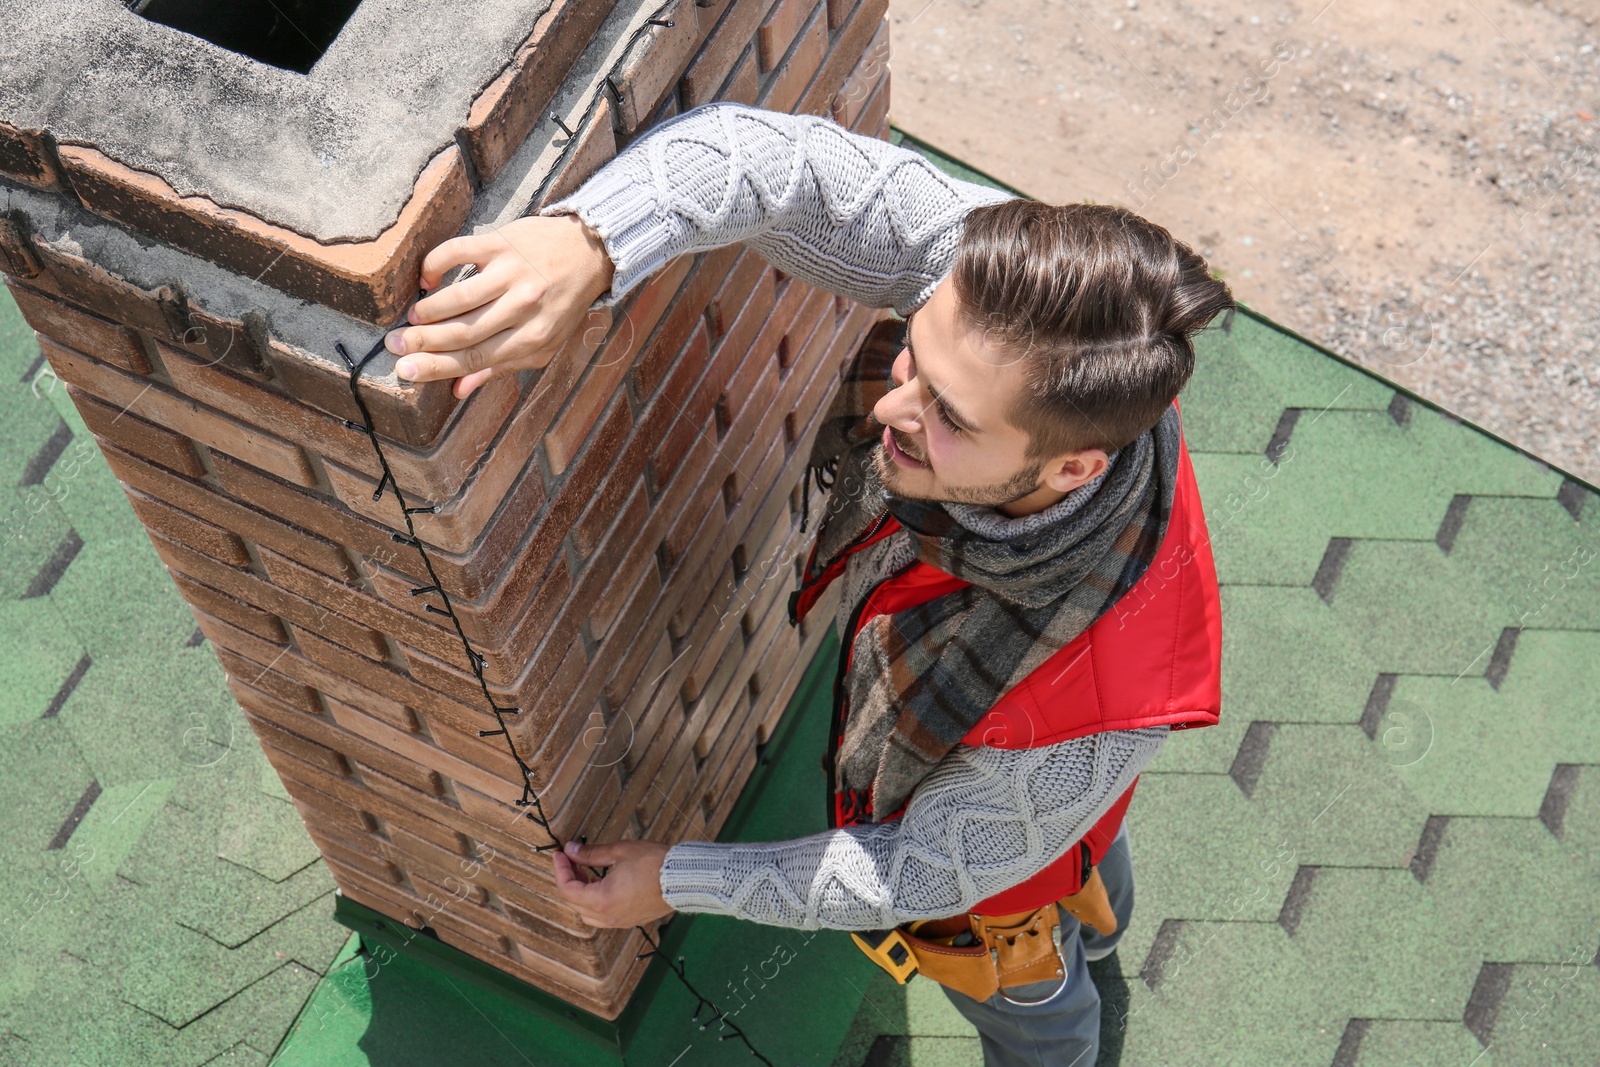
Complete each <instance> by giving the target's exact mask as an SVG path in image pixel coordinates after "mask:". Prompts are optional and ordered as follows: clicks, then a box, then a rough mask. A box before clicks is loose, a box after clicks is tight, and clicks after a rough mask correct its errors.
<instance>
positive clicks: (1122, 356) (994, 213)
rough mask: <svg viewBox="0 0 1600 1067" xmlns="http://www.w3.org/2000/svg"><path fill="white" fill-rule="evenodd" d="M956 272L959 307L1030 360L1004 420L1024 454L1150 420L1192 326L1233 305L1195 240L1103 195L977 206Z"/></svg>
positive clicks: (1124, 440)
mask: <svg viewBox="0 0 1600 1067" xmlns="http://www.w3.org/2000/svg"><path fill="white" fill-rule="evenodd" d="M952 274H953V277H954V281H955V292H956V297H957V303H958V304H959V306H960V315H961V316H962V318H964V319H965V320H966V322H967V323H968V324H969V325H971V326H973V327H976V328H977V329H980V330H983V331H984V335H985V341H986V342H987V343H988V344H990V345H992V346H996V347H998V348H999V349H1001V350H1002V351H1003V352H1005V353H1007V354H1008V356H1013V357H1014V358H1017V359H1018V360H1020V361H1021V362H1022V365H1023V372H1024V375H1025V378H1024V381H1025V383H1026V385H1025V387H1024V389H1023V390H1022V395H1021V396H1019V397H1018V399H1017V401H1016V402H1015V404H1014V405H1013V407H1012V410H1011V412H1010V419H1011V422H1012V423H1013V424H1015V425H1016V426H1017V427H1018V428H1019V429H1021V430H1023V431H1025V432H1026V433H1027V434H1028V437H1029V447H1028V457H1029V458H1030V459H1042V458H1044V457H1047V456H1054V455H1060V454H1061V453H1064V452H1077V451H1081V450H1083V449H1086V448H1099V449H1102V450H1104V451H1105V452H1107V453H1110V452H1112V451H1114V450H1116V449H1119V448H1122V447H1124V446H1125V445H1127V444H1129V443H1130V442H1131V441H1133V440H1134V438H1136V437H1138V436H1139V435H1140V434H1142V433H1144V432H1145V431H1146V430H1148V429H1150V427H1152V426H1154V425H1155V424H1156V422H1157V421H1159V420H1160V418H1161V415H1162V413H1163V412H1165V411H1166V409H1167V407H1168V405H1170V404H1171V403H1172V401H1173V399H1174V398H1175V397H1176V396H1177V395H1178V392H1179V390H1181V389H1182V388H1183V386H1184V384H1185V383H1186V382H1188V380H1189V375H1190V374H1191V373H1192V372H1193V370H1194V346H1193V344H1192V343H1191V341H1190V338H1191V337H1192V336H1193V335H1194V334H1196V333H1198V332H1199V331H1200V330H1201V329H1203V328H1204V327H1205V326H1206V325H1207V324H1208V323H1210V322H1211V320H1212V319H1213V318H1215V317H1216V316H1217V314H1219V313H1220V312H1222V311H1224V310H1226V311H1227V312H1228V314H1229V318H1230V320H1231V318H1232V315H1233V312H1234V310H1235V305H1234V300H1233V293H1232V292H1231V291H1230V290H1229V289H1228V286H1227V284H1226V283H1224V282H1222V281H1220V280H1218V279H1216V278H1213V277H1212V276H1211V272H1210V270H1209V269H1208V267H1207V266H1206V261H1205V260H1204V259H1202V258H1201V257H1200V256H1199V255H1198V254H1197V253H1195V251H1194V250H1193V249H1191V248H1190V247H1189V246H1188V245H1186V244H1184V243H1183V242H1182V241H1179V240H1178V239H1177V238H1175V237H1173V236H1172V234H1170V233H1168V232H1167V230H1166V229H1164V228H1163V227H1161V226H1158V225H1156V224H1155V223H1153V222H1151V221H1150V220H1148V219H1146V218H1143V217H1141V216H1139V215H1136V214H1134V213H1133V212H1131V211H1129V210H1128V209H1126V208H1121V207H1115V206H1112V205H1109V204H1061V205H1054V204H1042V203H1039V202H1037V201H1033V200H1006V201H1002V202H1001V203H998V204H988V205H984V206H983V207H978V208H974V209H973V210H972V211H971V212H969V213H968V215H967V218H966V228H965V230H964V231H963V233H962V236H961V241H960V244H959V246H958V248H957V251H956V261H955V266H954V268H953V271H952Z"/></svg>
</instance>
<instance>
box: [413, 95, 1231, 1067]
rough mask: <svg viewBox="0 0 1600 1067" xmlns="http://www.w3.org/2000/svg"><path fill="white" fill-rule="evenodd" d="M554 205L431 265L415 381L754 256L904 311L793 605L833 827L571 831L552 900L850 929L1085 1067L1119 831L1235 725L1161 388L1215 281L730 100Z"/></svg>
mask: <svg viewBox="0 0 1600 1067" xmlns="http://www.w3.org/2000/svg"><path fill="white" fill-rule="evenodd" d="M543 215H544V216H545V217H535V218H527V219H521V220H518V221H517V222H516V223H513V224H511V225H509V226H507V227H505V228H504V229H503V230H502V231H501V232H500V233H499V234H496V235H493V236H486V237H468V238H457V239H455V240H453V241H449V242H446V243H445V244H443V245H441V246H440V247H439V248H437V249H435V250H434V251H433V253H431V254H430V255H429V256H428V257H427V260H426V261H425V263H424V269H423V284H424V287H425V288H434V287H436V286H437V285H438V284H439V281H440V278H441V275H442V274H443V273H444V272H445V271H446V270H448V269H450V268H452V267H454V266H456V265H458V264H461V263H468V262H470V263H473V264H476V265H477V266H478V268H479V269H478V272H477V274H476V275H474V276H473V277H471V278H469V279H467V280H465V281H462V282H459V283H457V284H455V285H452V286H449V287H447V288H445V289H442V290H440V291H439V292H437V293H435V294H433V295H430V296H428V297H427V298H425V299H423V300H422V301H420V302H419V303H418V304H417V306H416V308H415V309H414V311H413V313H412V317H411V322H412V323H413V325H412V326H409V327H406V328H402V329H401V330H398V331H395V333H394V334H391V336H390V348H391V349H392V350H394V351H396V352H399V353H403V354H404V358H403V359H402V360H401V361H400V364H399V373H400V374H401V376H402V377H410V378H414V379H415V380H418V381H432V380H441V379H445V378H459V381H458V382H457V384H456V387H455V388H456V391H457V393H458V394H460V395H466V394H467V393H469V392H471V390H472V389H474V388H476V387H477V386H478V385H479V384H481V383H482V382H484V381H486V380H488V379H489V378H491V377H494V376H496V375H500V374H505V373H510V372H512V371H514V370H516V369H520V368H525V367H538V366H543V365H544V364H545V363H546V362H547V361H548V360H549V359H550V358H551V357H552V355H553V354H554V353H555V352H557V351H559V350H560V348H561V346H562V345H563V344H564V343H565V342H566V340H567V339H568V338H569V337H570V336H571V334H572V332H573V330H574V329H575V328H576V326H577V325H578V324H579V323H580V322H581V321H582V320H583V317H584V315H585V313H586V312H587V311H588V310H589V308H590V307H591V305H592V304H593V303H594V302H596V301H598V302H599V303H600V304H603V305H609V304H613V303H615V302H616V301H617V300H618V299H619V298H621V297H622V296H624V295H625V294H626V293H628V292H629V291H630V290H632V289H633V288H634V287H635V286H636V285H638V284H639V282H640V281H641V280H642V279H644V278H645V277H646V276H648V275H649V274H650V273H651V272H653V271H654V270H656V269H657V268H659V267H660V266H662V265H663V264H665V263H667V262H668V261H669V260H671V259H673V258H675V257H677V256H680V255H684V254H687V253H692V252H695V251H700V250H704V249H708V248H714V247H717V246H721V245H725V244H730V243H733V242H740V241H742V242H744V243H745V244H747V245H749V246H750V247H752V248H755V249H756V250H757V251H759V252H760V253H761V254H762V255H764V256H765V257H766V258H768V259H769V260H770V261H771V262H772V263H774V264H775V265H777V266H778V267H779V268H780V269H782V270H784V271H785V272H787V273H788V274H790V275H792V276H794V277H796V278H800V279H802V280H803V281H806V282H809V283H811V284H814V285H817V286H820V287H822V288H826V289H829V290H832V291H834V292H836V293H842V294H844V295H846V296H849V297H851V298H853V299H855V300H858V301H860V302H862V303H864V304H868V305H871V306H875V307H892V308H894V309H895V310H896V311H897V312H899V313H900V314H901V315H903V316H906V317H907V322H906V325H905V329H904V331H903V343H902V342H901V340H900V339H898V338H897V339H895V340H892V341H890V342H889V343H882V342H881V340H880V343H877V344H869V345H868V346H867V347H866V348H864V349H863V351H862V354H861V356H860V357H859V359H858V360H857V363H856V365H855V366H854V367H852V368H850V369H849V372H848V373H847V374H846V376H845V382H844V385H843V386H842V387H841V391H840V394H839V398H838V400H837V401H836V402H835V405H834V407H833V409H832V410H831V411H830V412H829V413H828V418H827V419H826V420H825V424H824V426H823V428H822V430H821V431H820V432H819V435H818V438H817V441H816V445H815V447H814V449H813V452H812V457H811V458H812V461H813V464H814V465H815V466H816V467H817V469H818V470H823V471H826V472H828V473H829V474H831V475H832V476H833V481H832V482H831V483H830V484H832V486H833V491H832V493H831V494H830V495H829V497H828V500H827V509H826V512H825V514H824V516H823V520H822V523H821V526H820V529H819V533H818V537H817V541H816V544H815V545H814V547H813V548H812V551H811V555H810V559H809V561H808V564H807V567H806V569H805V574H804V578H803V581H802V585H801V588H800V589H799V590H798V591H797V592H796V593H795V595H794V597H793V598H792V599H791V616H792V617H799V616H801V615H803V614H804V613H805V612H807V611H809V610H810V608H811V606H812V605H813V604H814V603H815V602H816V601H817V599H818V598H819V597H820V595H821V593H822V591H823V590H824V589H825V588H826V587H827V586H828V585H829V584H830V583H832V582H834V581H838V582H841V583H843V595H842V597H841V602H840V609H839V617H838V618H839V627H840V635H841V647H842V652H841V658H842V662H841V667H840V682H839V685H838V686H837V687H836V692H837V694H838V700H837V705H836V708H835V724H834V731H833V742H834V751H833V752H832V753H831V754H830V756H831V758H830V760H829V765H830V788H831V790H832V798H831V799H832V808H833V814H834V819H833V823H834V826H835V827H836V828H835V829H832V830H829V831H827V832H825V833H821V834H817V835H815V836H812V837H807V838H802V839H798V840H794V841H780V842H775V843H768V844H717V843H709V842H685V843H681V844H678V845H675V846H673V847H671V848H670V849H669V848H667V847H666V846H664V845H661V844H656V843H653V842H645V841H623V842H615V843H611V844H598V845H592V846H588V847H582V848H580V847H577V846H576V845H573V846H569V852H568V854H566V855H562V854H557V855H556V857H555V860H556V867H557V874H558V881H559V888H560V891H561V893H562V895H563V896H564V897H565V898H566V899H567V900H568V901H569V902H571V903H572V905H573V906H574V907H575V908H576V909H577V910H578V912H579V913H580V914H581V915H583V916H584V917H585V919H586V920H588V921H589V922H591V923H592V924H594V925H597V926H630V925H633V924H635V923H641V922H647V921H649V920H651V919H655V918H658V917H661V916H663V915H665V914H667V913H669V912H670V911H671V910H673V909H678V910H683V911H695V912H718V913H722V914H727V915H733V916H738V917H742V918H745V919H749V920H752V921H755V922H760V923H769V924H775V925H780V926H790V927H797V928H802V929H816V928H818V927H831V928H836V929H842V930H851V931H857V932H860V933H859V938H858V939H859V940H860V942H861V944H862V946H863V948H865V949H868V950H869V954H872V955H874V958H875V959H877V960H878V961H879V962H880V964H881V965H883V966H885V967H886V968H888V969H890V970H898V971H899V972H900V973H901V974H902V975H903V974H904V973H905V971H906V969H907V967H908V965H909V962H911V961H913V960H914V961H915V962H916V964H917V965H919V966H920V968H921V970H922V972H923V973H924V974H926V975H929V976H930V977H932V978H934V979H935V980H936V981H938V982H940V984H941V985H943V986H944V987H945V988H946V991H947V993H948V995H949V996H950V999H951V1000H952V1002H954V1003H955V1005H956V1006H957V1007H958V1008H959V1009H960V1010H961V1011H962V1013H963V1014H964V1015H965V1016H966V1017H967V1018H968V1019H970V1020H971V1021H972V1022H973V1024H974V1025H975V1026H976V1028H977V1029H978V1031H979V1033H980V1035H981V1037H982V1042H983V1047H984V1055H985V1062H986V1063H988V1064H991V1065H1002V1064H1003V1065H1013V1064H1016V1065H1021V1064H1034V1065H1043V1064H1050V1065H1052V1067H1056V1065H1066V1064H1077V1065H1079V1067H1089V1065H1091V1064H1093V1063H1094V1060H1095V1056H1096V1054H1097V1049H1098V1040H1099V997H1098V994H1097V993H1096V991H1095V989H1094V986H1093V983H1092V982H1091V981H1090V980H1089V977H1088V972H1087V970H1086V967H1085V961H1086V960H1090V959H1098V958H1100V957H1102V956H1104V955H1107V954H1109V953H1110V951H1111V950H1112V949H1113V948H1114V946H1115V944H1116V941H1117V939H1118V938H1119V937H1120V935H1121V931H1122V930H1123V929H1124V928H1125V926H1126V924H1127V921H1128V918H1129V915H1130V913H1131V910H1132V906H1133V884H1132V871H1131V867H1130V856H1129V852H1128V846H1127V830H1126V827H1125V826H1124V824H1123V819H1122V815H1123V812H1124V810H1125V809H1126V807H1127V804H1128V801H1129V799H1130V798H1131V795H1132V791H1133V787H1134V784H1135V780H1136V778H1137V776H1138V774H1139V772H1140V770H1141V769H1142V768H1143V767H1144V766H1145V765H1146V764H1147V763H1148V762H1149V760H1150V759H1151V758H1152V757H1153V756H1154V755H1155V754H1156V752H1157V751H1158V750H1159V748H1160V747H1161V745H1162V743H1163V741H1164V739H1165V737H1166V736H1167V733H1168V730H1169V729H1173V728H1180V729H1181V728H1184V727H1190V726H1201V725H1207V724H1210V723H1214V722H1216V721H1217V714H1218V710H1219V704H1220V686H1219V680H1218V679H1219V674H1220V621H1219V620H1220V612H1219V609H1218V600H1217V594H1216V577H1215V571H1214V569H1213V568H1212V564H1211V557H1210V553H1209V550H1208V548H1207V547H1206V536H1205V526H1204V520H1203V517H1202V512H1201V508H1200V502H1199V499H1198V495H1197V493H1196V491H1195V488H1194V478H1193V473H1192V470H1191V469H1190V466H1189V462H1188V457H1187V452H1186V450H1185V448H1184V445H1183V439H1182V434H1181V432H1180V427H1179V419H1178V412H1177V408H1176V406H1175V404H1174V403H1173V401H1174V398H1175V397H1176V396H1177V394H1178V391H1179V390H1180V389H1181V388H1182V386H1183V385H1184V383H1185V382H1186V381H1187V379H1188V377H1189V374H1190V371H1191V369H1192V367H1193V359H1194V353H1193V348H1192V345H1191V341H1190V338H1191V336H1192V335H1193V334H1194V333H1195V332H1197V331H1198V330H1200V329H1201V328H1203V327H1204V326H1206V325H1207V324H1208V323H1209V322H1210V321H1211V320H1212V319H1213V318H1214V317H1215V316H1216V315H1217V314H1218V313H1220V312H1222V311H1225V310H1228V311H1231V309H1232V307H1233V301H1232V297H1231V294H1230V293H1229V291H1228V288H1227V286H1225V285H1224V284H1223V283H1222V282H1220V281H1217V280H1215V279H1213V278H1212V277H1210V273H1209V271H1208V270H1207V268H1206V265H1205V263H1204V261H1203V260H1202V259H1201V258H1200V257H1199V256H1197V255H1196V254H1195V253H1194V252H1192V251H1191V250H1190V249H1189V248H1187V247H1186V246H1184V245H1183V244H1181V243H1180V242H1178V241H1176V240H1174V239H1173V238H1172V236H1171V235H1170V234H1169V233H1167V231H1166V230H1164V229H1162V228H1161V227H1159V226H1155V225H1153V224H1151V223H1149V222H1147V221H1146V220H1144V219H1142V218H1140V217H1138V216H1136V215H1133V214H1132V213H1130V212H1127V211H1125V210H1122V209H1118V208H1111V207H1104V206H1095V205H1082V204H1078V205H1066V206H1063V207H1052V206H1049V205H1042V204H1035V203H1032V202H1028V201H1021V200H1015V199H1010V198H1007V197H1005V196H1003V195H1002V194H999V193H997V192H995V191H994V190H991V189H989V188H987V187H984V186H979V185H975V184H970V183H966V182H961V181H956V180H953V179H951V178H949V177H948V176H946V175H944V174H943V173H942V172H940V171H938V170H937V169H935V168H934V167H932V166H931V165H929V164H928V163H927V162H926V161H925V160H923V159H922V158H921V157H920V156H917V155H916V154H914V153H912V152H909V151H906V150H903V149H899V148H895V147H893V146H891V145H888V144H886V143H884V142H882V141H878V140H874V139H869V138H865V137H861V136H857V135H854V134H851V133H848V132H846V131H844V130H842V129H840V128H839V127H838V126H836V125H834V124H832V123H830V122H827V121H825V120H822V119H818V118H812V117H807V116H791V115H784V114H775V113H771V112H764V111H759V110H756V109H753V108H748V107H743V106H740V105H707V106H705V107H702V108H698V109H695V110H693V111H690V112H687V113H685V114H683V115H681V116H679V117H677V118H675V119H673V120H671V121H669V122H666V123H663V124H662V125H660V126H659V127H657V128H655V129H653V130H652V131H650V132H649V133H647V134H646V135H645V136H643V137H641V138H640V139H639V140H638V141H637V142H636V143H635V144H633V145H631V146H630V147H629V148H628V149H627V151H625V152H624V153H622V154H621V155H620V156H619V157H618V158H617V159H615V160H613V161H612V162H611V163H609V164H608V165H607V166H605V167H604V168H603V169H602V170H601V171H600V172H599V173H598V174H596V175H595V176H594V177H593V178H592V179H590V180H589V181H588V182H587V183H586V184H585V185H584V186H583V187H582V188H581V189H580V190H579V191H578V192H577V193H575V194H574V195H573V196H571V197H569V198H568V199H567V200H565V201H563V202H561V203H558V204H555V205H552V206H551V207H550V208H548V209H546V210H545V212H544V213H543ZM601 867H603V868H606V869H607V870H606V876H605V877H604V878H603V879H595V878H592V877H590V876H589V875H588V874H587V871H586V868H601ZM1058 902H1060V903H1058Z"/></svg>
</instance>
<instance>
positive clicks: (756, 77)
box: [719, 46, 761, 105]
mask: <svg viewBox="0 0 1600 1067" xmlns="http://www.w3.org/2000/svg"><path fill="white" fill-rule="evenodd" d="M760 95H761V72H760V64H758V63H757V62H756V53H755V48H754V47H753V46H752V47H750V48H747V49H745V53H744V55H743V56H741V57H739V63H738V65H737V66H735V67H734V68H733V73H732V74H730V75H728V83H727V84H726V85H724V86H723V87H722V93H721V95H720V97H719V99H722V100H737V101H738V102H739V103H741V104H751V105H754V104H755V102H756V98H757V97H759V96H760Z"/></svg>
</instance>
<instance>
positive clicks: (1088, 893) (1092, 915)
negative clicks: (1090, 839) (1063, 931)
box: [1061, 867, 1117, 936]
mask: <svg viewBox="0 0 1600 1067" xmlns="http://www.w3.org/2000/svg"><path fill="white" fill-rule="evenodd" d="M1061 906H1062V907H1063V908H1065V909H1066V911H1067V914H1068V915H1070V916H1072V917H1073V918H1074V919H1077V920H1078V921H1079V922H1081V923H1083V925H1085V926H1089V927H1093V928H1094V930H1095V931H1096V932H1097V933H1099V934H1101V935H1102V936H1106V935H1110V934H1114V933H1116V932H1117V915H1116V913H1115V912H1113V911H1112V910H1111V900H1110V898H1108V897H1107V896H1106V884H1105V883H1104V882H1102V881H1101V880H1100V868H1099V867H1092V868H1090V870H1089V878H1088V880H1087V881H1086V882H1084V884H1083V888H1082V889H1080V890H1078V891H1077V892H1076V893H1073V894H1072V895H1071V896H1065V897H1062V898H1061Z"/></svg>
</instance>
